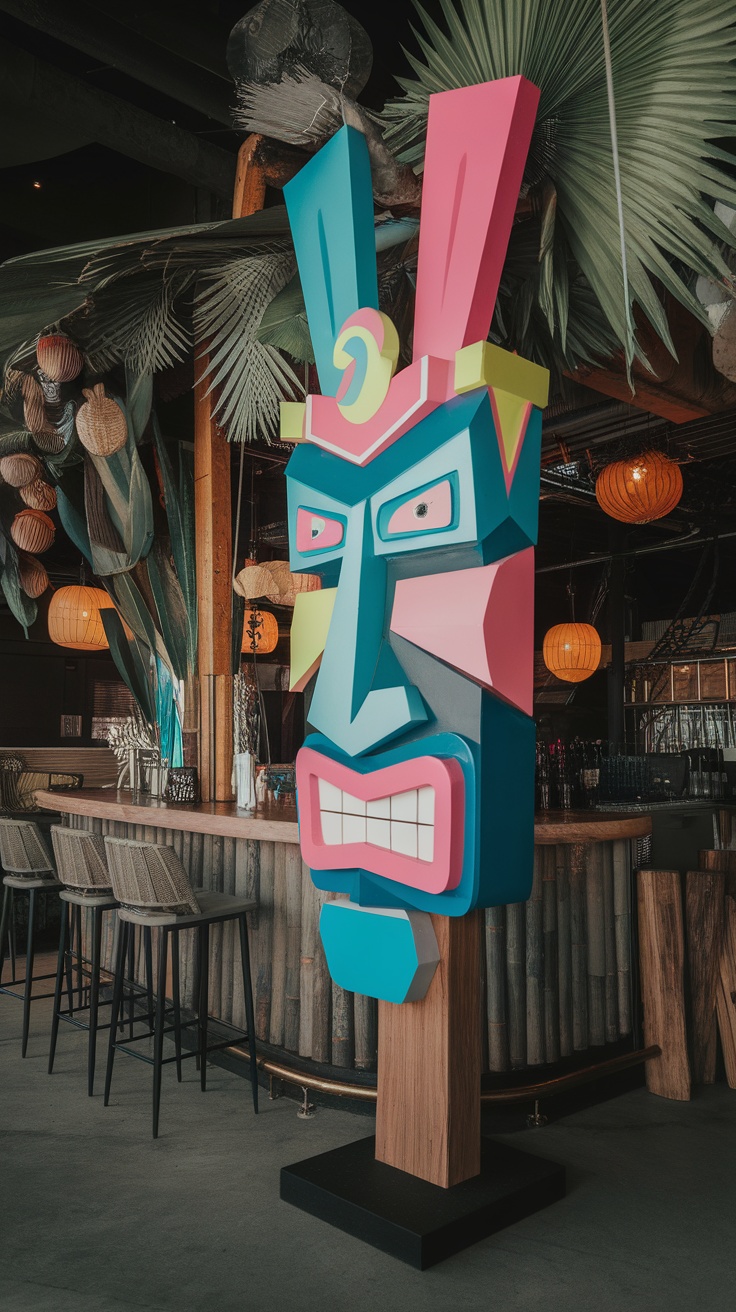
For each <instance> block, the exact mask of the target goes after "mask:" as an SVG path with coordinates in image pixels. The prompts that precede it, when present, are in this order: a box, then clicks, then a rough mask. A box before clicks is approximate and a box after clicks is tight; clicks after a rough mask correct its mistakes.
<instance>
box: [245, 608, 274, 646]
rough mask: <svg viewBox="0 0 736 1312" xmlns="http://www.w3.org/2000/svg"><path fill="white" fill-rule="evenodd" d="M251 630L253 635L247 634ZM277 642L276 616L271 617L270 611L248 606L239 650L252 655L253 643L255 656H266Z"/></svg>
mask: <svg viewBox="0 0 736 1312" xmlns="http://www.w3.org/2000/svg"><path fill="white" fill-rule="evenodd" d="M251 628H252V629H253V630H254V633H253V634H251V633H250V632H249V630H250V629H251ZM278 640H279V624H278V620H277V619H276V616H275V615H272V614H271V612H270V610H260V608H256V607H255V606H248V607H247V609H246V612H245V617H244V619H243V642H242V645H241V648H240V650H241V651H245V652H248V653H249V654H250V655H252V654H253V644H254V642H255V652H256V655H257V656H267V655H268V653H269V652H271V651H274V650H275V648H276V643H277V642H278Z"/></svg>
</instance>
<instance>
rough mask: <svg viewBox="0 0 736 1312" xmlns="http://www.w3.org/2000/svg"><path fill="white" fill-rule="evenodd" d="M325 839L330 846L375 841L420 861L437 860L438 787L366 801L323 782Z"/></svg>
mask: <svg viewBox="0 0 736 1312" xmlns="http://www.w3.org/2000/svg"><path fill="white" fill-rule="evenodd" d="M319 800H320V821H321V825H322V841H323V842H324V843H326V844H327V845H328V846H329V847H335V846H338V845H340V844H344V843H366V842H367V843H371V844H372V845H373V847H382V848H384V849H385V850H386V851H393V852H398V853H399V854H400V855H402V856H412V857H417V858H418V859H419V860H420V861H432V860H433V859H434V802H435V797H434V788H431V787H430V786H429V785H425V786H424V787H423V788H410V789H407V790H405V791H404V792H401V793H394V794H393V796H388V797H378V798H375V799H374V800H373V801H372V802H362V801H361V800H360V798H358V797H353V795H352V794H351V793H347V792H344V791H342V790H341V789H339V788H336V787H335V785H334V784H330V783H328V782H327V780H326V779H320V781H319Z"/></svg>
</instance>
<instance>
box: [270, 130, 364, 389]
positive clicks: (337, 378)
mask: <svg viewBox="0 0 736 1312" xmlns="http://www.w3.org/2000/svg"><path fill="white" fill-rule="evenodd" d="M284 200H285V201H286V208H287V210H288V213H289V222H290V224H291V232H292V236H293V238H294V250H295V251H296V258H297V263H298V265H299V275H300V278H301V284H302V290H303V292H304V303H305V305H306V308H307V317H308V319H309V329H310V332H311V335H312V345H313V347H314V356H315V359H316V361H317V371H318V373H319V381H320V387H321V389H322V392H323V394H324V395H325V396H336V395H337V389H338V387H339V386H340V383H341V381H342V373H341V371H340V370H339V369H336V368H335V365H334V364H333V362H332V352H333V349H334V346H335V341H336V339H337V336H338V333H339V332H340V329H341V328H342V325H343V324H344V322H345V320H346V319H347V318H348V317H349V316H350V315H351V314H354V313H355V311H356V310H360V309H363V308H371V309H374V310H377V309H378V278H377V272H376V239H375V233H374V224H373V185H372V183H371V166H370V159H369V156H368V147H367V145H366V141H365V137H364V136H363V134H362V133H361V132H358V131H357V130H356V129H355V128H349V127H344V128H341V129H340V131H339V132H336V133H335V135H334V137H333V138H332V139H331V141H328V142H327V145H326V146H323V147H322V149H321V150H320V151H319V153H318V154H317V155H315V156H314V157H313V158H312V159H311V160H310V161H309V163H308V164H306V165H305V166H304V168H303V169H300V171H299V172H298V173H297V175H296V177H294V178H292V180H291V182H288V183H287V184H286V186H285V187H284Z"/></svg>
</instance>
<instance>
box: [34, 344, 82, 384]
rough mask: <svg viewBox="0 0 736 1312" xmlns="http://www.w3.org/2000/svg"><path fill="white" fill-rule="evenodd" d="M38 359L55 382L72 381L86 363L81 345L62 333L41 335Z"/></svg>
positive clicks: (41, 367)
mask: <svg viewBox="0 0 736 1312" xmlns="http://www.w3.org/2000/svg"><path fill="white" fill-rule="evenodd" d="M36 359H37V360H38V367H39V369H43V371H44V373H45V374H46V377H47V378H51V379H52V380H53V382H55V383H71V382H72V380H73V379H74V378H78V377H79V375H80V374H81V372H82V367H83V365H84V356H83V355H82V352H81V351H80V349H79V347H78V346H75V344H74V342H73V341H71V339H70V338H69V337H63V336H62V335H61V334H60V333H53V334H51V335H49V336H48V337H39V339H38V344H37V346H36Z"/></svg>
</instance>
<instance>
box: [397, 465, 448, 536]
mask: <svg viewBox="0 0 736 1312" xmlns="http://www.w3.org/2000/svg"><path fill="white" fill-rule="evenodd" d="M452 518H453V510H452V485H451V483H450V480H449V478H444V479H442V481H441V482H439V483H434V484H433V485H432V486H431V487H424V488H421V489H420V491H418V492H414V493H412V495H411V496H410V497H406V499H405V500H403V501H401V502H400V503H399V504H398V505H396V504H394V505H393V506H392V507H391V514H390V517H389V521H388V524H387V525H386V530H385V532H386V536H387V537H393V536H396V535H401V536H402V537H403V536H404V535H405V534H407V533H432V532H434V531H435V530H436V529H442V528H449V526H450V524H451V523H452Z"/></svg>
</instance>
